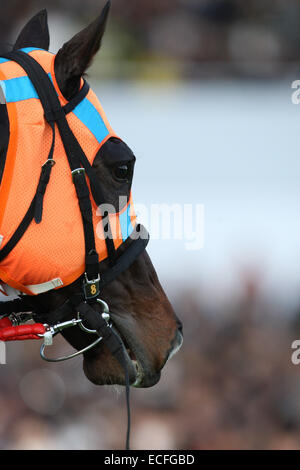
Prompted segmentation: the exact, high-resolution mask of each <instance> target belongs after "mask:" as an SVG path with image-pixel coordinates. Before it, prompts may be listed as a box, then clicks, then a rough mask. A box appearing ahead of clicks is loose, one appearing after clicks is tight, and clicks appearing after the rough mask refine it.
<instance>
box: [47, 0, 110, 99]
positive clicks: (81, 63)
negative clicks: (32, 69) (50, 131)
mask: <svg viewBox="0 0 300 470" xmlns="http://www.w3.org/2000/svg"><path fill="white" fill-rule="evenodd" d="M109 9H110V1H108V2H107V3H106V5H105V7H104V8H103V10H102V12H101V15H100V16H99V17H98V18H97V19H96V20H95V21H94V22H93V23H91V24H90V25H89V26H88V27H87V28H85V29H84V30H82V31H81V32H80V33H78V34H76V36H74V37H73V38H72V39H71V40H70V41H68V42H67V43H66V44H64V45H63V47H62V48H61V49H60V50H59V51H58V53H57V55H56V59H55V76H56V80H57V83H58V86H59V88H60V90H61V92H62V94H63V95H64V97H65V98H66V99H68V100H70V99H71V98H72V96H73V95H74V94H75V93H76V92H77V91H78V90H79V86H80V79H81V77H82V75H83V74H84V73H85V71H86V70H87V68H88V67H89V66H90V65H91V63H92V60H93V57H94V56H95V54H96V53H97V52H98V50H99V49H100V46H101V40H102V37H103V34H104V31H105V26H106V23H107V18H108V13H109Z"/></svg>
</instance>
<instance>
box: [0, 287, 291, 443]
mask: <svg viewBox="0 0 300 470" xmlns="http://www.w3.org/2000/svg"><path fill="white" fill-rule="evenodd" d="M173 304H174V306H175V308H176V310H177V311H178V313H179V314H180V316H181V318H182V319H183V321H184V337H185V341H184V346H183V348H182V350H181V351H180V352H179V353H178V355H177V356H175V357H174V358H172V360H171V361H170V362H168V364H167V365H166V367H165V369H164V371H163V374H162V379H161V381H160V383H159V384H158V385H157V386H155V387H153V388H151V389H141V390H135V389H134V390H132V412H133V422H132V447H133V448H135V449H167V450H168V449H299V448H300V365H299V366H297V365H293V364H292V362H291V354H292V349H291V344H292V342H293V341H294V340H295V339H300V322H299V313H300V312H299V311H298V312H297V311H291V309H288V308H284V307H283V306H280V304H279V303H278V302H277V299H275V298H272V299H269V300H268V299H266V298H262V296H261V295H260V293H259V289H258V287H257V286H256V284H255V282H253V280H252V281H248V282H247V283H245V286H244V291H243V294H242V295H240V296H237V297H236V299H235V300H233V301H232V302H230V303H229V304H227V305H224V306H223V308H222V310H216V309H215V308H212V307H211V306H210V307H209V304H208V303H207V302H202V301H201V299H199V296H198V297H197V293H196V292H195V291H191V292H185V293H181V295H180V296H179V297H178V298H177V300H176V299H173ZM38 349H39V345H38V344H37V343H36V342H33V341H32V342H27V343H26V344H23V343H22V344H10V345H9V347H8V351H7V362H8V364H7V365H2V366H0V377H1V387H0V448H1V449H97V448H98V449H99V448H101V449H122V448H123V447H124V438H125V430H126V429H125V428H126V410H125V396H124V391H123V390H121V389H117V388H115V387H96V386H94V385H92V384H90V383H89V382H88V381H87V380H86V379H85V377H84V375H83V372H82V367H81V359H77V360H76V359H75V360H73V361H69V362H66V363H60V364H54V365H53V364H52V365H51V364H46V363H43V362H42V360H41V359H40V358H39V354H38ZM66 349H68V346H66V343H65V342H64V341H63V340H61V341H59V342H58V344H57V345H56V346H55V352H56V353H62V352H66ZM52 353H54V351H53V352H52Z"/></svg>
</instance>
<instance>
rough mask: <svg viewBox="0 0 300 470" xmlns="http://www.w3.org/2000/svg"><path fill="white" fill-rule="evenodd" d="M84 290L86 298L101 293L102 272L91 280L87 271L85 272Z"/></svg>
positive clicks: (91, 297) (92, 297)
mask: <svg viewBox="0 0 300 470" xmlns="http://www.w3.org/2000/svg"><path fill="white" fill-rule="evenodd" d="M83 292H84V295H85V298H86V300H89V299H94V298H95V297H97V296H98V295H99V294H100V274H98V277H97V279H93V280H91V281H90V280H89V279H88V277H87V273H84V281H83Z"/></svg>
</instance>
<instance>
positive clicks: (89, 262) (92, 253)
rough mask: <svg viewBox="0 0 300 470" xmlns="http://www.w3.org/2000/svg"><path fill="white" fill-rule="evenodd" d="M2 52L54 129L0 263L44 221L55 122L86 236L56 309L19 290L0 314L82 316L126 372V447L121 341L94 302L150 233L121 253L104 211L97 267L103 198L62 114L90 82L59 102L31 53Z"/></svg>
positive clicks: (56, 320)
mask: <svg viewBox="0 0 300 470" xmlns="http://www.w3.org/2000/svg"><path fill="white" fill-rule="evenodd" d="M2 57H4V58H7V59H9V60H12V61H15V62H17V63H18V64H19V65H20V66H21V67H22V68H23V69H24V70H25V72H26V73H27V75H28V77H29V78H30V80H31V82H32V83H33V85H34V87H35V89H36V92H37V94H38V96H39V99H40V102H41V104H42V106H43V109H44V115H45V119H46V121H47V122H48V124H49V125H50V127H51V129H52V135H53V138H52V144H51V148H50V152H49V155H48V158H47V160H46V162H45V163H44V165H43V166H42V168H41V174H40V179H39V183H38V186H37V190H36V193H35V196H34V198H33V200H32V202H31V204H30V207H29V208H28V210H27V212H26V214H25V216H24V218H23V220H22V221H21V222H20V224H19V226H18V228H17V229H16V231H15V233H14V234H13V235H12V236H11V238H10V240H9V241H8V242H7V243H6V244H5V246H4V247H3V248H2V249H1V250H0V263H1V261H2V260H4V259H5V258H6V257H7V256H8V255H9V253H10V252H11V251H12V250H13V249H14V247H15V246H16V245H17V244H18V242H19V241H20V240H21V238H22V236H23V235H24V233H25V232H26V230H27V229H28V227H29V226H30V224H31V223H32V222H33V220H34V221H35V223H37V224H39V223H41V221H42V218H43V200H44V196H45V193H46V190H47V186H48V183H49V181H50V177H51V170H52V167H53V165H54V164H55V160H54V147H55V134H56V127H57V128H58V131H59V134H60V136H61V139H62V142H63V145H64V149H65V152H66V155H67V159H68V162H69V166H70V171H71V175H72V179H73V183H74V186H75V190H76V194H77V198H78V204H79V207H80V212H81V218H82V224H83V230H84V240H85V273H84V275H83V276H82V284H81V285H82V287H80V288H79V290H78V292H76V293H75V294H73V295H72V296H70V298H69V299H68V300H67V301H65V302H64V304H63V305H61V306H60V307H58V308H57V309H55V310H51V311H47V312H42V313H41V311H40V305H39V302H38V296H37V297H30V296H21V297H20V298H18V299H16V300H13V301H9V302H0V315H1V316H8V315H10V314H11V313H14V314H16V313H17V314H18V313H21V312H28V311H29V312H32V313H33V319H34V320H35V321H36V322H42V323H46V324H47V325H48V327H49V328H51V326H52V327H53V325H57V324H58V325H59V324H62V322H64V321H65V320H66V319H69V318H70V315H71V316H72V315H74V313H75V314H76V315H77V320H78V319H80V322H81V324H82V325H83V329H84V328H85V329H86V330H87V331H88V330H92V332H94V333H95V334H97V335H98V337H99V338H100V337H101V338H102V341H103V342H104V343H105V344H106V346H107V347H108V349H109V351H110V352H111V354H113V355H114V357H115V358H116V359H117V360H118V362H119V363H120V365H121V366H122V368H123V369H124V373H125V383H126V401H127V410H128V428H127V438H126V449H129V433H130V408H129V387H130V384H129V373H128V368H127V363H126V356H125V346H124V344H123V341H122V339H121V338H120V336H119V334H118V333H117V332H116V330H114V329H113V328H112V327H111V326H112V325H111V324H110V323H109V322H108V321H107V320H108V318H107V316H106V317H105V315H104V313H105V312H100V313H99V311H98V310H97V309H96V308H95V307H96V306H97V305H99V300H100V301H101V299H99V295H100V291H101V290H102V289H103V287H105V286H106V285H107V284H109V283H110V282H112V281H113V280H114V279H116V278H117V277H118V276H119V275H120V274H121V273H122V272H124V271H125V270H127V269H128V268H129V267H130V265H131V264H132V263H133V262H134V261H135V260H136V258H137V257H138V256H139V255H140V254H141V253H142V252H143V251H144V250H145V248H146V246H147V243H148V241H149V235H148V233H147V231H146V230H145V229H144V227H142V226H140V225H137V226H136V229H135V232H134V234H133V235H131V241H130V243H129V245H128V247H126V249H125V251H124V252H123V253H122V254H119V250H116V249H115V246H114V241H113V239H112V236H111V229H110V223H109V218H108V217H106V218H105V220H106V221H105V222H104V217H103V218H102V220H103V229H104V233H105V234H106V237H105V243H106V248H107V255H108V257H107V259H108V261H109V267H108V268H106V269H105V270H104V271H103V272H101V271H102V269H101V264H102V263H99V256H98V253H97V251H96V244H95V234H94V227H93V216H92V202H91V195H92V197H93V199H94V201H95V203H96V204H97V206H100V205H101V204H104V203H105V201H104V196H103V192H102V188H101V184H100V182H99V180H98V178H97V175H96V173H95V171H94V169H93V167H92V165H91V164H90V162H89V160H88V159H87V157H86V155H85V153H84V151H83V150H82V148H81V146H80V144H79V142H78V140H77V139H76V137H75V135H74V133H73V132H72V130H71V128H70V126H69V124H68V121H67V118H66V115H67V114H68V113H70V112H71V111H73V109H74V108H75V107H76V106H77V105H78V104H79V103H80V102H81V101H82V100H83V99H84V98H85V97H86V95H87V93H88V91H89V85H88V84H87V83H86V82H84V85H83V87H82V88H81V90H80V91H79V92H78V94H77V95H76V96H75V97H74V98H73V99H72V100H71V101H70V102H69V103H68V104H67V105H66V106H61V104H60V101H59V98H58V96H57V93H56V90H55V88H54V86H53V84H52V82H51V80H50V78H49V77H48V75H47V73H46V72H45V71H44V69H43V68H42V67H41V66H40V64H39V63H38V62H37V61H36V60H35V59H33V58H32V57H31V56H30V55H28V54H26V53H25V52H23V51H14V52H11V53H9V54H6V55H2ZM86 177H87V178H88V180H89V183H90V188H91V190H90V189H89V186H88V183H87V178H86ZM104 215H105V214H104ZM100 273H101V274H100ZM74 320H75V319H74ZM76 324H77V323H76V322H75V323H74V325H70V326H75V325H76ZM49 331H50V330H49ZM53 331H54V330H53ZM54 333H55V332H54ZM96 343H98V341H95V344H96Z"/></svg>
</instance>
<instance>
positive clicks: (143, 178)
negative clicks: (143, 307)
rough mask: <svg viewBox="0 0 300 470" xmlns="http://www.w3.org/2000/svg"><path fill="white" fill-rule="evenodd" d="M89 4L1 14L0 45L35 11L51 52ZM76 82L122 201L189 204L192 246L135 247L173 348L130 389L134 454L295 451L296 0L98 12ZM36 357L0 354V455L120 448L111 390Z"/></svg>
mask: <svg viewBox="0 0 300 470" xmlns="http://www.w3.org/2000/svg"><path fill="white" fill-rule="evenodd" d="M102 3H103V2H101V1H100V0H97V1H95V0H86V1H85V2H84V3H83V2H82V1H79V0H73V1H72V2H71V1H67V0H51V2H50V1H42V2H41V1H37V0H10V1H9V2H8V1H4V2H1V4H0V13H1V14H0V42H1V43H2V45H3V46H5V45H6V47H7V48H9V47H10V44H13V42H14V40H15V39H16V37H17V34H18V32H19V30H20V28H21V27H22V26H23V24H24V23H25V21H27V20H28V19H29V18H30V17H31V16H32V15H33V14H35V13H36V12H37V11H38V10H39V9H41V8H44V7H46V8H48V13H49V24H50V31H51V48H50V49H51V51H52V52H56V51H57V50H58V49H59V48H60V47H61V45H62V44H63V43H64V42H65V41H67V40H68V39H70V37H71V36H72V35H73V34H75V33H76V32H78V31H79V30H80V29H81V28H83V27H85V26H86V25H87V24H88V22H90V21H91V20H93V19H94V18H95V16H96V15H97V14H98V12H99V11H100V10H101V8H102V6H103V5H102ZM89 76H90V77H89V81H90V83H91V85H92V86H93V87H94V89H95V91H96V92H97V94H98V96H99V98H100V100H101V102H102V104H103V107H104V109H105V110H106V113H107V115H108V118H109V120H110V122H111V123H112V126H113V127H114V129H115V130H116V131H117V132H118V133H119V135H120V136H121V137H122V138H123V139H124V140H126V142H127V143H128V144H129V145H130V146H131V148H132V149H133V151H134V152H135V154H136V156H137V165H136V172H135V180H134V187H133V192H134V198H135V201H136V203H143V204H146V205H147V206H149V207H150V204H151V203H168V204H175V203H177V204H192V205H193V206H195V205H196V204H203V205H204V207H205V227H204V233H205V244H204V247H203V248H202V249H201V250H198V251H188V250H187V249H186V246H185V240H152V241H151V243H150V245H149V253H150V256H151V258H152V260H153V262H154V265H155V266H156V268H157V271H158V274H159V276H160V279H161V282H162V284H163V286H164V287H165V289H166V291H167V293H168V294H169V297H170V299H171V301H172V303H173V305H174V308H175V310H176V311H177V313H178V315H179V316H180V318H181V319H182V320H183V322H184V332H185V342H184V346H183V348H182V350H181V351H180V353H179V354H178V355H177V356H175V357H174V358H173V359H172V360H171V361H170V362H169V363H168V364H167V366H166V367H165V369H164V370H163V374H162V379H161V382H160V383H159V384H158V385H157V386H155V387H154V388H153V389H149V390H148V389H147V390H133V391H132V408H133V428H132V429H133V430H132V447H133V448H135V449H289V448H300V365H299V366H295V365H292V363H291V353H292V350H291V343H292V342H293V341H294V340H295V339H299V338H300V292H299V288H300V264H299V262H298V260H299V259H300V243H299V241H300V218H299V202H300V201H299V196H300V191H299V182H298V179H299V171H300V163H299V162H300V159H299V139H298V133H299V124H300V107H299V106H297V105H294V104H292V101H291V96H292V92H293V90H292V88H291V84H292V82H293V81H294V80H297V79H300V2H299V1H297V0H248V1H247V2H245V1H242V0H227V1H225V0H130V1H128V0H126V1H125V0H113V8H112V12H111V18H110V22H109V27H108V29H107V34H106V36H105V39H104V41H103V47H102V51H101V54H99V55H98V57H97V59H96V60H95V62H94V64H93V66H92V68H91V69H90V72H89ZM297 172H298V173H297ZM150 229H151V227H150ZM67 349H68V348H67V346H66V345H65V343H64V342H63V340H59V341H58V344H57V345H56V346H55V351H56V352H57V353H61V352H66V350H67ZM38 350H39V345H38V344H37V343H35V342H27V343H26V344H9V345H8V348H7V361H8V365H6V366H0V380H1V386H0V448H2V449H97V448H102V449H119V448H123V445H124V435H125V419H126V418H125V417H126V413H125V397H124V392H123V391H121V392H120V390H117V389H115V388H111V387H101V388H97V387H96V386H93V385H92V384H90V383H89V382H88V381H87V380H86V379H85V377H84V375H83V372H82V368H81V359H78V360H77V359H76V360H73V361H72V362H67V363H63V364H58V365H47V364H45V363H43V362H42V360H41V359H40V358H39V354H38ZM53 354H54V351H53Z"/></svg>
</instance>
